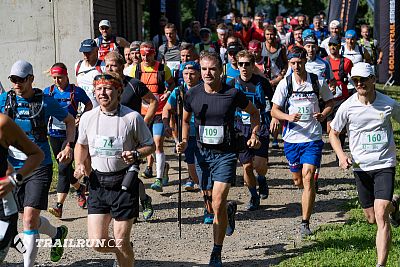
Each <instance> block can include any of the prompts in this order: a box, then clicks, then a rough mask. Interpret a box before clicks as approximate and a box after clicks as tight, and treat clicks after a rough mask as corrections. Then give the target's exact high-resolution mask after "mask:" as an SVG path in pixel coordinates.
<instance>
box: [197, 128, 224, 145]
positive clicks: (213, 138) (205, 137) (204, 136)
mask: <svg viewBox="0 0 400 267" xmlns="http://www.w3.org/2000/svg"><path fill="white" fill-rule="evenodd" d="M199 132H200V134H199V136H200V142H201V143H203V144H210V145H218V144H222V143H223V142H224V126H203V125H200V126H199Z"/></svg>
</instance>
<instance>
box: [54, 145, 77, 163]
mask: <svg viewBox="0 0 400 267" xmlns="http://www.w3.org/2000/svg"><path fill="white" fill-rule="evenodd" d="M73 156H74V153H73V149H72V148H70V147H69V146H68V145H67V146H66V147H65V148H64V149H63V150H61V152H60V153H58V155H57V160H58V162H60V163H63V164H68V163H70V162H71V161H72V158H73Z"/></svg>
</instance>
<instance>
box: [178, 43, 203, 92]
mask: <svg viewBox="0 0 400 267" xmlns="http://www.w3.org/2000/svg"><path fill="white" fill-rule="evenodd" d="M195 60H196V61H197V60H198V54H196V51H195V47H194V46H193V44H190V43H182V44H181V64H180V65H179V74H178V79H177V80H178V83H177V85H182V84H183V82H184V81H183V65H184V63H186V62H189V61H195Z"/></svg>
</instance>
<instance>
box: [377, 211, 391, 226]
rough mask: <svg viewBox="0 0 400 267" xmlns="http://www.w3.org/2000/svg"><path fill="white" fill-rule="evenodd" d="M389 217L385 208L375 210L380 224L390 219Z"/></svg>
mask: <svg viewBox="0 0 400 267" xmlns="http://www.w3.org/2000/svg"><path fill="white" fill-rule="evenodd" d="M388 218H389V216H388V213H387V212H386V211H385V209H383V208H382V209H376V210H375V221H376V224H377V225H378V226H379V225H383V224H384V223H385V222H386V221H387V220H388Z"/></svg>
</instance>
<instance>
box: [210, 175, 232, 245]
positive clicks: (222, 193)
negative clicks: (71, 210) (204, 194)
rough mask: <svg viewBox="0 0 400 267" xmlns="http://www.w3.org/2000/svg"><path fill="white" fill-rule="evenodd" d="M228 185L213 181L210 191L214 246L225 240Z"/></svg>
mask: <svg viewBox="0 0 400 267" xmlns="http://www.w3.org/2000/svg"><path fill="white" fill-rule="evenodd" d="M229 188H230V184H229V183H222V182H218V181H215V182H214V188H213V190H212V208H213V211H214V224H213V233H214V244H217V245H222V243H223V242H224V238H225V232H226V227H227V225H228V213H227V206H226V202H227V201H226V200H227V197H228V193H229Z"/></svg>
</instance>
